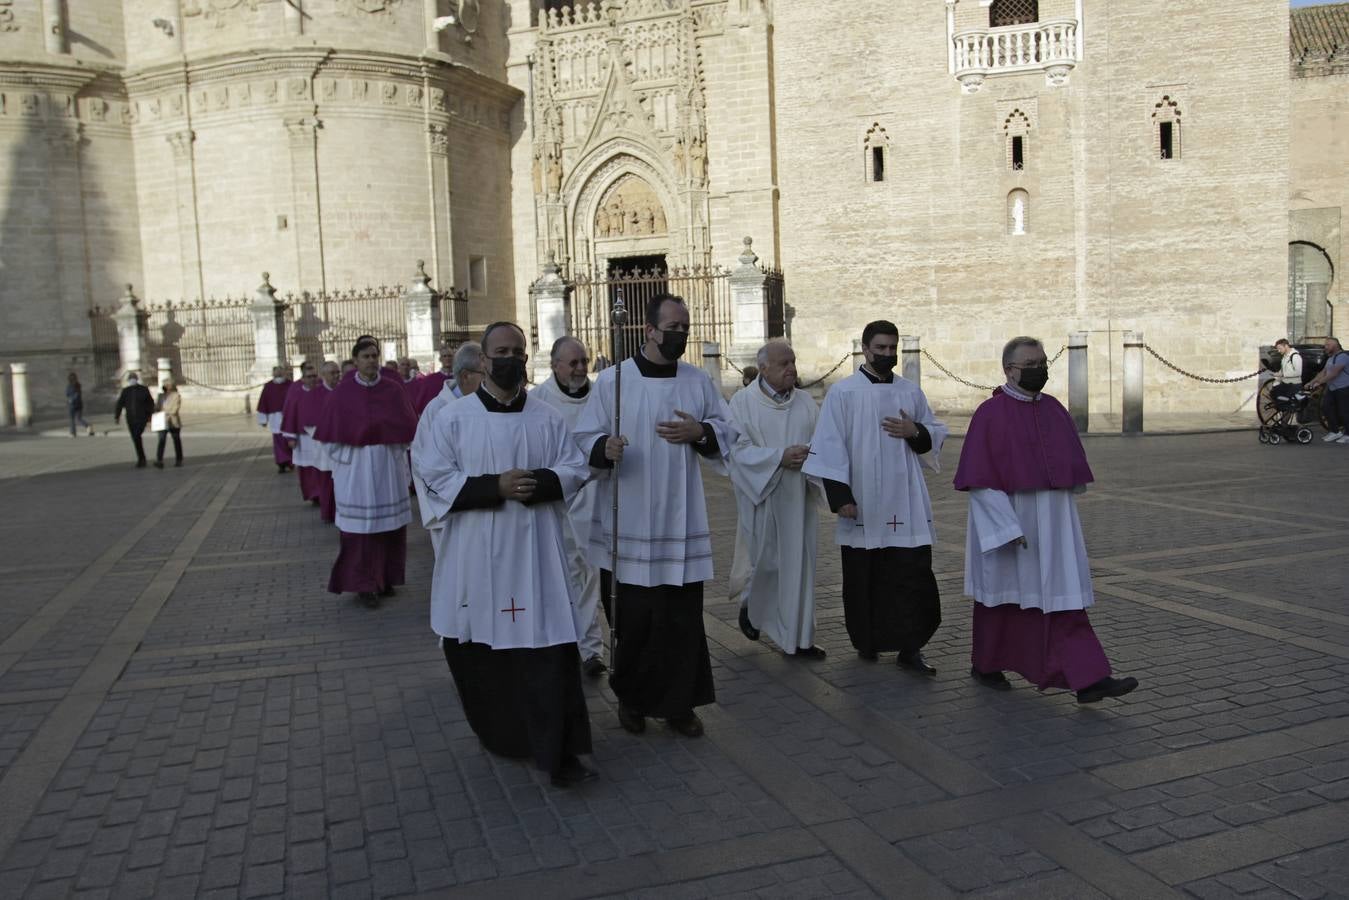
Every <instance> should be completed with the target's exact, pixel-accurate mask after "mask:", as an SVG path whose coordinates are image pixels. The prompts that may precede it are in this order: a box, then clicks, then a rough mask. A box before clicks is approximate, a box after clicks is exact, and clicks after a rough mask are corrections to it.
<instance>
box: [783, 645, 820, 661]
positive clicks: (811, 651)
mask: <svg viewBox="0 0 1349 900" xmlns="http://www.w3.org/2000/svg"><path fill="white" fill-rule="evenodd" d="M826 655H827V654H825V652H824V648H823V647H816V646H815V645H814V644H812V645H811V646H809V647H798V648H797V650H796V652H795V653H792V654H790V656H792V657H793V658H794V659H824V658H825V656H826Z"/></svg>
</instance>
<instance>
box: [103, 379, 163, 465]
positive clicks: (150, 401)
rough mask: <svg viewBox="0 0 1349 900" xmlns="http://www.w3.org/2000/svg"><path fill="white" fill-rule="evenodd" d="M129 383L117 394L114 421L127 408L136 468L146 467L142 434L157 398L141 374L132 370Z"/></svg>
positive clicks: (127, 421) (127, 425) (148, 422)
mask: <svg viewBox="0 0 1349 900" xmlns="http://www.w3.org/2000/svg"><path fill="white" fill-rule="evenodd" d="M126 381H127V385H126V387H124V388H122V393H120V394H118V395H117V408H116V409H115V410H113V413H112V418H113V421H114V422H120V421H121V419H122V410H126V430H127V431H129V432H131V446H133V447H135V448H136V468H138V469H144V468H145V447H143V446H142V445H141V434H143V433H144V431H145V426H146V425H148V424H150V416H151V415H153V414H154V411H155V400H154V398H153V397H151V396H150V389H149V388H147V387H146V386H145V385H143V384H141V380H140V376H139V375H137V374H136V373H135V372H132V373H131V374H130V375H128V376H127V377H126Z"/></svg>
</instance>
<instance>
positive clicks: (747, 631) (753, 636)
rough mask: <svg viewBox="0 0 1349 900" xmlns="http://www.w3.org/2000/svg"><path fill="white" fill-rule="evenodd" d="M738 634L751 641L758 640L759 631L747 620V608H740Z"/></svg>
mask: <svg viewBox="0 0 1349 900" xmlns="http://www.w3.org/2000/svg"><path fill="white" fill-rule="evenodd" d="M740 633H741V634H743V635H744V636H745V637H747V638H749V639H750V640H751V641H757V640H758V639H759V629H757V628H755V627H754V624H753V623H752V622H750V620H749V607H748V606H742V607H740Z"/></svg>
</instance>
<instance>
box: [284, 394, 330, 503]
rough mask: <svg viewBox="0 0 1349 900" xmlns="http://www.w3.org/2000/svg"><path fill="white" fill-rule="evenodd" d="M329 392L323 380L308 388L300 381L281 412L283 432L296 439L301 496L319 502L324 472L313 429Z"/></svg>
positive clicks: (287, 397) (320, 415)
mask: <svg viewBox="0 0 1349 900" xmlns="http://www.w3.org/2000/svg"><path fill="white" fill-rule="evenodd" d="M328 393H329V391H328V390H327V388H325V387H324V386H323V385H322V384H321V383H320V384H316V385H314V387H312V388H309V389H307V390H306V389H305V386H304V383H303V382H298V381H297V382H295V386H294V387H292V388H291V389H290V393H289V394H287V395H286V406H285V409H284V410H283V411H282V413H281V433H282V434H284V435H285V436H286V438H287V439H288V440H292V439H293V440H294V441H295V449H294V451H293V452H292V453H291V460H292V462H294V464H295V472H296V474H298V475H299V480H300V496H301V497H303V498H304V499H305V500H307V501H310V502H313V503H318V502H319V499H320V495H321V489H322V484H323V479H322V477H321V476H322V474H323V473H322V471H321V470H320V469H319V467H318V463H319V459H318V454H319V452H320V448H319V445H318V442H317V441H315V440H314V438H313V432H312V431H310V429H313V428H317V427H318V424H319V419H320V418H321V417H322V416H323V407H324V401H325V400H327V399H328Z"/></svg>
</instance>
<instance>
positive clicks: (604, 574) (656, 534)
mask: <svg viewBox="0 0 1349 900" xmlns="http://www.w3.org/2000/svg"><path fill="white" fill-rule="evenodd" d="M644 333H645V339H646V340H645V343H644V344H643V345H642V348H641V349H640V350H639V351H638V352H637V354H636V355H635V356H633V357H632V358H631V359H628V360H625V361H623V362H621V363H619V365H621V366H622V367H623V369H622V372H623V378H622V429H623V434H622V435H613V434H611V433H610V432H611V431H612V430H613V423H614V394H615V390H614V372H615V371H616V369H614V368H610V369H605V370H604V371H603V372H601V373H600V375H599V377H598V378H596V380H595V384H594V387H592V388H591V390H590V397H589V399H588V400H587V401H586V406H585V409H584V410H582V412H581V416H580V418H579V419H578V420H577V423H576V441H577V444H578V445H580V447H581V449H582V450H583V451H584V452H587V453H589V454H590V465H591V466H592V467H594V468H597V469H614V468H617V477H618V493H619V523H618V571H617V573H611V572H610V571H609V570H610V569H611V568H612V567H613V563H612V562H611V554H612V549H611V543H610V542H611V540H612V537H611V535H612V518H611V514H610V508H609V507H608V505H607V504H600V506H601V507H603V508H602V509H600V510H598V511H597V517H596V519H595V520H593V521H592V525H591V529H590V542H589V550H588V552H589V557H590V562H591V564H592V565H594V566H595V567H597V568H599V569H601V587H600V591H601V594H602V597H603V599H604V601H605V603H606V604H607V603H608V601H609V587H608V581H609V578H610V577H611V576H612V575H613V574H616V575H617V577H618V609H617V610H610V611H609V612H610V621H611V622H614V623H615V624H616V625H617V630H616V635H615V644H616V649H615V651H614V655H613V658H612V659H611V660H610V665H611V666H612V667H613V671H612V674H611V675H610V676H609V685H610V687H612V688H613V691H614V693H615V694H616V695H617V696H618V703H619V706H618V720H619V723H620V724H622V726H623V727H624V728H625V729H627V730H628V731H630V732H632V733H633V734H637V733H640V732H641V731H643V730H645V728H646V717H647V716H653V717H655V718H661V719H665V721H666V724H667V725H669V726H670V728H671V729H673V730H674V731H675V732H676V733H678V734H682V735H684V736H685V737H697V736H699V735H701V734H702V733H703V724H702V720H700V719H699V718H698V716H697V714H696V713H695V712H694V711H693V710H694V707H698V706H705V705H707V704H709V703H713V702H715V700H716V694H715V691H714V689H713V684H712V664H711V657H710V656H709V655H708V652H707V638H706V636H705V635H704V634H703V582H704V581H707V580H708V579H709V578H711V577H712V536H711V532H710V529H709V528H708V523H707V505H706V502H705V500H704V499H703V480H702V473H701V472H700V470H699V463H698V457H699V456H701V457H703V458H704V459H706V460H708V461H709V462H711V463H712V464H713V465H714V467H716V468H718V469H719V470H720V471H722V472H723V473H724V472H725V465H724V462H723V460H724V459H725V458H726V456H727V454H728V453H729V452H730V449H731V447H732V445H733V444H734V442H735V432H734V429H733V428H732V427H731V426H730V424H729V420H730V416H729V411H728V410H727V408H726V401H725V400H723V399H722V397H721V394H720V393H719V392H718V391H717V389H716V388H715V387H714V386H713V384H712V379H710V378H708V377H707V374H706V373H705V372H703V371H702V370H701V369H699V368H697V367H696V366H691V365H689V364H688V363H682V362H680V361H679V358H680V357H681V356H683V355H684V348H685V345H686V344H687V343H688V336H689V311H688V307H686V306H685V305H684V301H683V300H682V299H680V298H679V297H675V296H673V295H670V294H660V295H657V296H655V297H653V298H652V299H651V300H650V301H649V302H648V303H647V304H646V324H645V327H644ZM608 487H609V485H608V484H607V483H606V485H605V488H604V489H602V490H604V493H605V494H606V495H607V493H608V492H607V488H608ZM615 616H616V619H615V618H614V617H615Z"/></svg>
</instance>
